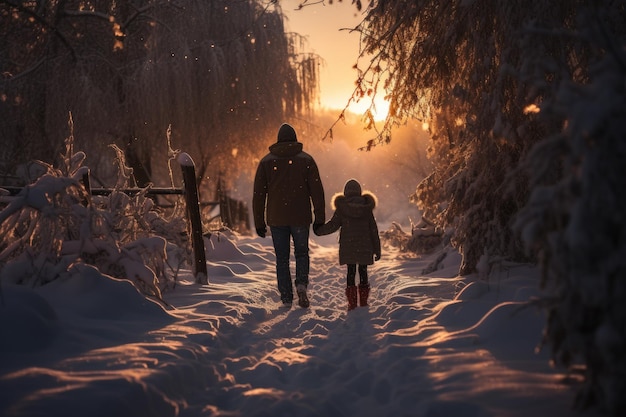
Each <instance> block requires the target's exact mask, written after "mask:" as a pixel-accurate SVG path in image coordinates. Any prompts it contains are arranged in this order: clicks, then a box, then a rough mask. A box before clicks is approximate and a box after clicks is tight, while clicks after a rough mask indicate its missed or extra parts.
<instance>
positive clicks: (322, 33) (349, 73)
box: [280, 0, 386, 117]
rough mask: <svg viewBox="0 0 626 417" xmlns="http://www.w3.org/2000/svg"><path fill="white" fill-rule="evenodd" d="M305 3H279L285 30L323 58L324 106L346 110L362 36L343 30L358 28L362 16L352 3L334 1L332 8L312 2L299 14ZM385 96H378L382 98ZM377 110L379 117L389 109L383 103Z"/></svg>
mask: <svg viewBox="0 0 626 417" xmlns="http://www.w3.org/2000/svg"><path fill="white" fill-rule="evenodd" d="M303 1H304V0H281V1H280V5H281V7H282V10H283V13H284V14H285V16H286V18H287V22H286V30H288V31H291V32H297V33H299V34H300V35H302V36H305V37H306V38H307V40H308V48H309V51H310V52H313V53H316V54H318V55H320V56H321V57H322V59H323V60H324V62H325V63H324V65H322V68H321V70H320V78H321V79H320V90H321V91H320V102H321V106H322V107H326V108H329V109H343V108H344V107H345V106H346V104H347V103H348V100H349V99H350V97H351V96H352V92H353V91H354V87H355V84H354V81H355V79H356V77H357V72H356V71H355V70H354V69H353V66H354V64H355V63H356V62H357V58H358V55H359V34H358V33H356V32H352V33H350V31H349V30H341V29H352V28H354V27H355V26H357V25H358V24H359V23H360V22H361V20H362V15H361V12H359V11H358V10H357V9H356V7H355V6H354V5H353V4H352V2H351V1H350V0H344V1H343V2H339V1H337V0H335V1H334V2H333V4H332V5H330V4H329V3H328V0H325V1H323V2H319V3H317V2H316V0H310V1H309V3H310V5H308V6H306V7H303V8H302V9H299V10H298V6H299V5H300V4H302V3H303ZM382 95H383V94H382V93H379V96H380V97H381V98H382ZM368 106H369V101H367V100H361V101H360V102H359V103H353V104H351V105H350V107H349V110H351V111H353V112H355V113H362V112H363V111H364V110H365V109H366V108H367V107H368ZM376 106H377V109H378V110H379V113H381V110H383V109H384V108H385V107H386V106H385V105H384V103H382V100H381V101H380V102H378V101H377V104H376ZM376 116H378V117H380V116H381V114H377V115H376ZM383 116H384V115H383Z"/></svg>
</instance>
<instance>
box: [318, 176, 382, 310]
mask: <svg viewBox="0 0 626 417" xmlns="http://www.w3.org/2000/svg"><path fill="white" fill-rule="evenodd" d="M376 203H377V199H376V196H374V194H372V193H371V192H367V191H366V192H364V193H362V192H361V185H360V184H359V183H358V181H356V180H354V179H351V180H349V181H348V182H346V185H345V187H344V190H343V194H341V193H337V194H335V195H334V196H333V198H332V201H331V205H332V207H333V209H334V210H335V213H334V214H333V217H332V218H331V219H330V220H329V221H328V223H326V224H323V225H314V226H313V232H314V233H315V234H316V235H318V236H321V235H328V234H330V233H333V232H335V231H337V230H338V229H341V230H340V232H339V264H340V265H348V276H347V286H346V297H347V298H348V310H354V309H355V308H356V306H357V287H356V285H355V284H356V283H355V277H356V270H357V265H358V270H359V287H358V297H359V298H360V301H361V303H360V304H361V306H366V305H367V297H368V296H369V293H370V285H369V282H368V278H367V266H368V265H372V264H373V263H374V260H376V261H377V260H379V259H380V238H379V236H378V227H377V226H376V219H374V213H373V210H374V207H376ZM372 259H373V260H372Z"/></svg>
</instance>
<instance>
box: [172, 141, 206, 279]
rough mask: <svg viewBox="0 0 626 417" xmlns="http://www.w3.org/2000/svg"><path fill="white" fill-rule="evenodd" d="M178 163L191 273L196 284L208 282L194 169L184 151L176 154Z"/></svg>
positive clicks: (191, 161) (191, 160) (189, 157)
mask: <svg viewBox="0 0 626 417" xmlns="http://www.w3.org/2000/svg"><path fill="white" fill-rule="evenodd" d="M177 160H178V163H179V164H180V168H181V169H182V172H183V183H184V187H185V204H186V206H187V215H188V216H189V222H190V224H191V243H192V246H193V257H194V264H193V274H194V275H195V277H196V283H197V284H208V283H209V282H208V281H209V280H208V276H207V268H206V253H205V251H204V237H203V236H202V220H201V218H200V204H199V199H198V185H197V184H196V169H195V165H194V163H193V159H191V156H189V154H187V153H185V152H181V153H180V154H178V158H177Z"/></svg>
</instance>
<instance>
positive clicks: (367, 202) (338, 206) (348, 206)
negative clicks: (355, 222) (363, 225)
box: [330, 191, 378, 217]
mask: <svg viewBox="0 0 626 417" xmlns="http://www.w3.org/2000/svg"><path fill="white" fill-rule="evenodd" d="M330 204H331V207H332V209H333V210H337V211H338V212H339V214H341V215H342V216H347V217H362V216H364V215H366V214H368V213H370V212H371V211H372V210H374V208H375V207H376V205H377V204H378V199H377V198H376V196H375V195H374V194H373V193H372V192H370V191H364V192H363V193H361V195H356V196H350V197H346V196H345V195H344V194H343V193H337V194H335V195H334V196H333V198H332V199H331V203H330Z"/></svg>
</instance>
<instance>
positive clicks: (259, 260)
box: [0, 228, 595, 417]
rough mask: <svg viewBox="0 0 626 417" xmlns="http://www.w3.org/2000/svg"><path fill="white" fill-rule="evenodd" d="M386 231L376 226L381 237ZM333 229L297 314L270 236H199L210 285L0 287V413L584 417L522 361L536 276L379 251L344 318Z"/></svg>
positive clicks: (565, 392)
mask: <svg viewBox="0 0 626 417" xmlns="http://www.w3.org/2000/svg"><path fill="white" fill-rule="evenodd" d="M381 230H384V228H381ZM336 239H337V236H336V234H334V235H330V236H325V237H312V242H311V257H312V259H311V277H310V286H309V293H310V299H311V307H310V308H309V309H306V310H305V309H301V308H299V307H297V306H295V304H294V307H293V308H292V309H290V310H287V309H284V308H281V307H279V298H278V294H277V290H276V285H275V273H274V256H273V251H272V247H271V239H270V238H266V239H260V238H257V237H254V238H253V237H244V236H236V235H226V234H221V235H219V236H218V235H213V236H212V237H211V239H210V242H207V243H208V245H207V246H208V251H207V259H208V272H209V281H210V282H209V285H208V286H200V285H197V284H194V282H193V281H194V279H193V277H192V276H191V273H190V272H189V271H183V272H182V274H181V276H180V279H179V283H178V286H177V288H176V289H175V291H171V292H168V293H166V294H165V300H166V301H167V302H168V303H169V304H170V307H167V308H163V307H162V306H160V305H158V304H156V303H153V302H151V301H146V300H145V299H144V298H143V297H142V296H141V295H139V293H137V291H136V290H135V289H134V287H132V286H131V284H130V283H128V282H125V281H119V280H113V279H111V278H108V277H104V276H102V275H100V274H99V273H98V272H97V271H96V270H94V269H91V268H89V267H84V266H83V267H82V268H81V269H80V270H77V271H76V273H75V274H74V275H73V276H72V277H71V278H70V279H68V280H66V281H63V282H61V281H55V282H53V283H52V284H49V285H46V286H44V287H41V288H36V289H30V288H27V287H16V286H7V285H3V286H2V287H1V293H0V295H1V297H2V298H1V300H0V415H2V416H6V417H8V416H29V417H34V416H48V417H52V416H64V417H71V416H80V417H86V416H107V417H110V416H117V417H126V416H128V417H131V416H132V417H139V416H189V417H192V416H242V417H250V416H298V417H305V416H329V417H330V416H359V417H364V416H376V417H380V416H393V417H399V416H418V417H419V416H424V417H435V416H437V417H439V416H443V417H447V416H452V417H454V416H463V417H472V416H475V417H482V416H494V417H495V416H497V417H512V416H520V417H522V416H523V417H529V416H532V417H541V416H576V415H584V416H592V415H595V414H593V413H592V412H585V413H579V412H576V411H573V410H572V409H571V404H572V402H573V396H574V387H575V384H576V380H575V378H572V377H569V376H567V375H565V374H564V373H563V372H560V371H558V370H554V369H551V368H550V366H549V360H548V354H547V352H545V351H542V352H536V350H535V348H536V347H537V345H538V344H539V342H540V339H541V330H542V326H543V321H544V318H543V317H542V314H541V313H540V312H539V311H538V310H537V309H536V308H534V307H525V302H526V301H528V300H529V299H530V298H531V297H533V296H536V295H538V294H539V293H538V289H537V287H538V282H537V281H538V273H537V271H536V269H534V268H531V267H529V266H525V265H516V266H508V267H507V268H499V269H498V268H496V270H495V271H494V272H492V274H491V277H490V279H489V280H488V281H486V280H474V282H472V279H475V278H476V277H465V278H460V277H457V276H456V273H457V270H458V267H459V262H460V259H459V256H458V254H456V253H454V252H449V253H448V254H447V257H446V258H445V259H444V262H443V267H442V268H440V269H438V270H437V271H435V272H433V273H430V274H427V275H425V274H423V272H422V271H423V270H424V268H426V267H427V266H428V265H430V264H431V263H432V262H433V261H434V259H435V258H437V257H438V256H440V255H441V254H442V252H439V253H435V254H432V255H429V256H423V257H420V256H415V255H410V254H406V253H401V252H399V251H397V250H396V249H394V248H385V249H384V250H383V257H382V259H381V260H380V261H379V262H377V263H376V264H375V265H374V266H373V267H370V276H371V284H372V293H371V302H370V306H369V307H361V308H358V309H357V310H354V311H351V312H349V313H348V312H347V311H346V300H345V297H344V294H343V291H344V287H345V269H344V267H340V266H339V265H338V261H337V242H336Z"/></svg>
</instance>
